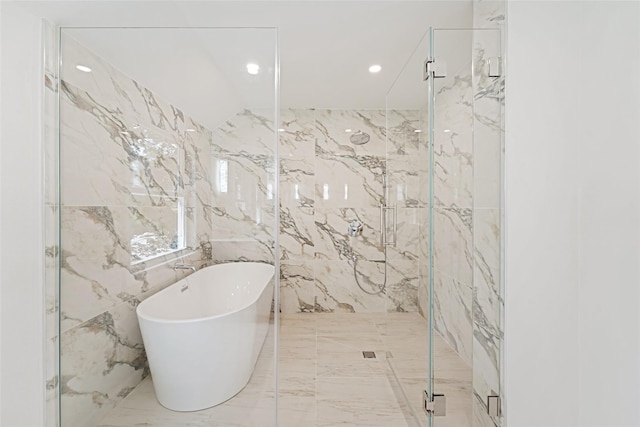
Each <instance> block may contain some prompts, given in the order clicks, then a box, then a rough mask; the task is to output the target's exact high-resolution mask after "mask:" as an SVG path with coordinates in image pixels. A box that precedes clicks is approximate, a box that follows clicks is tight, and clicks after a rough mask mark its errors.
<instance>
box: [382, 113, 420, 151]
mask: <svg viewBox="0 0 640 427" xmlns="http://www.w3.org/2000/svg"><path fill="white" fill-rule="evenodd" d="M386 116H387V117H386V120H387V123H386V127H387V132H388V133H387V148H386V150H387V154H388V155H396V156H397V155H400V156H415V155H416V154H418V153H419V152H420V151H421V150H420V145H421V140H420V134H421V133H422V132H424V133H426V132H427V129H426V128H423V127H422V126H421V122H420V110H387V111H386Z"/></svg>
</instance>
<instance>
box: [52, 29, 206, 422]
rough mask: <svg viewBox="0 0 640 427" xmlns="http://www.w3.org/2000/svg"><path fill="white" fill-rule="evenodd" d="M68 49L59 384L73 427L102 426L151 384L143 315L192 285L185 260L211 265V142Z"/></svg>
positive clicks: (83, 52) (70, 44) (175, 111)
mask: <svg viewBox="0 0 640 427" xmlns="http://www.w3.org/2000/svg"><path fill="white" fill-rule="evenodd" d="M61 46H62V58H63V64H65V65H64V68H63V69H62V70H61V86H60V92H61V93H60V118H61V121H60V171H61V173H60V183H61V185H60V188H61V194H60V202H61V205H60V225H61V229H60V233H61V239H60V251H61V256H60V263H61V274H60V280H61V288H60V295H59V305H60V307H59V308H60V334H61V336H60V361H61V364H60V380H59V382H60V390H61V420H62V425H64V426H65V427H67V426H69V427H71V426H87V425H96V422H97V420H99V419H100V418H101V417H102V416H103V414H104V413H106V412H107V411H108V410H109V409H111V408H112V407H114V406H115V405H116V404H117V402H119V401H120V400H121V399H122V398H124V397H125V396H126V395H127V394H128V393H129V391H131V390H132V389H133V388H134V387H135V386H136V385H137V384H138V383H139V382H140V381H141V380H142V379H143V378H145V377H146V376H147V375H148V368H147V362H146V356H145V353H144V347H143V345H142V339H141V336H140V331H139V327H138V322H137V318H136V314H135V308H136V306H137V304H138V303H139V302H140V301H141V300H143V299H144V298H146V297H148V296H149V295H151V294H153V293H155V292H157V291H159V290H160V289H162V288H164V287H166V286H168V285H170V284H172V283H174V282H176V281H177V280H179V279H180V278H181V277H183V275H185V274H186V273H185V272H184V271H181V272H174V271H173V270H172V269H171V268H170V265H171V264H173V263H174V262H175V261H176V260H177V259H181V260H182V261H184V262H187V263H194V264H195V265H197V266H200V265H202V264H203V263H206V262H208V260H203V259H201V255H200V251H198V247H199V246H200V244H201V243H202V242H205V241H208V240H209V238H210V233H211V228H212V223H211V215H212V213H213V211H214V207H213V204H212V194H213V192H212V189H211V179H210V152H211V140H212V132H211V131H209V130H207V129H205V128H204V127H203V126H201V125H200V124H198V123H196V122H195V121H193V120H192V119H190V118H189V117H188V116H186V115H185V114H184V113H183V112H182V111H181V110H180V109H179V108H177V107H175V106H173V105H171V104H169V103H167V102H166V101H164V100H162V99H160V98H158V97H157V96H156V95H155V94H154V93H153V92H151V91H150V90H148V89H146V88H144V87H142V86H140V85H139V84H138V83H137V82H135V81H134V80H132V79H130V78H128V77H127V76H124V75H123V74H121V73H120V72H119V71H118V70H116V69H114V68H113V67H111V66H110V65H109V64H107V63H106V62H104V61H102V60H101V59H100V58H99V57H97V56H95V55H93V54H92V53H91V52H90V51H88V50H87V49H85V48H84V47H83V46H81V45H80V44H79V43H77V42H76V41H75V40H74V39H73V38H71V37H70V36H68V35H66V34H65V33H64V32H63V33H62V44H61ZM78 63H80V64H83V65H88V66H90V67H91V68H92V72H91V73H86V74H81V73H79V72H78V71H77V70H75V65H76V64H78ZM51 90H52V91H54V90H55V87H53V86H52V87H51ZM51 206H52V209H53V208H54V206H55V205H54V204H52V205H51ZM51 251H55V249H54V248H52V249H51ZM51 310H52V311H53V310H55V307H52V308H51Z"/></svg>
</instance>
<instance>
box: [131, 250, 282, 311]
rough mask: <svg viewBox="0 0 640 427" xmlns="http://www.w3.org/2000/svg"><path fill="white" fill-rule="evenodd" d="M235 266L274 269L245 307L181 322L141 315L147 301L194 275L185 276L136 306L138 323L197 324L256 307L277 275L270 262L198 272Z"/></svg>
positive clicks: (255, 262) (242, 262) (246, 262)
mask: <svg viewBox="0 0 640 427" xmlns="http://www.w3.org/2000/svg"><path fill="white" fill-rule="evenodd" d="M234 264H259V265H268V266H271V267H272V272H271V275H270V276H269V278H268V279H267V281H266V285H265V286H264V287H263V288H262V291H261V292H260V293H259V294H258V295H257V296H256V298H255V299H252V300H250V301H248V302H247V304H245V305H243V306H242V307H240V308H237V309H235V310H232V311H227V312H224V313H222V314H216V315H213V316H203V317H196V318H192V319H179V320H175V319H164V318H160V317H156V316H149V315H144V314H142V313H140V306H142V304H143V303H145V302H146V301H149V300H150V299H151V298H153V297H155V296H157V295H160V294H161V293H162V292H164V291H166V290H168V289H169V288H171V287H172V286H176V285H177V284H178V283H180V282H182V281H185V280H186V279H188V278H189V277H191V276H192V275H193V274H195V273H193V274H190V275H188V276H185V277H183V278H181V279H180V280H178V281H177V282H175V283H172V284H170V285H169V286H167V287H165V288H163V289H161V290H159V291H158V292H156V293H155V294H153V295H151V296H149V297H148V298H145V299H144V300H142V301H140V303H139V304H138V305H137V306H136V316H137V317H138V321H140V320H145V321H149V322H156V323H166V324H173V323H175V324H186V323H196V322H202V321H205V320H214V319H218V318H221V317H226V316H230V315H232V314H235V313H239V312H241V311H243V310H246V309H247V308H250V307H252V306H254V305H255V304H256V302H257V301H258V300H259V299H260V297H261V296H262V295H263V293H264V291H265V290H266V289H267V288H268V287H269V282H271V281H272V280H273V279H274V277H275V273H276V268H275V265H273V264H270V263H268V262H257V261H237V262H236V261H233V262H221V263H219V264H213V265H210V266H208V267H205V268H202V269H200V270H198V271H202V270H204V269H206V268H212V267H216V266H218V265H234ZM273 286H274V291H275V283H274V285H273ZM273 297H274V296H273V295H272V297H271V298H272V299H273Z"/></svg>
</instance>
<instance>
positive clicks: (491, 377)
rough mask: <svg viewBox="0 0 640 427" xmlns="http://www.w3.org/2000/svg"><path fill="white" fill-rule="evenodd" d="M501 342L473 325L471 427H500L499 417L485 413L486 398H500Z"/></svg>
mask: <svg viewBox="0 0 640 427" xmlns="http://www.w3.org/2000/svg"><path fill="white" fill-rule="evenodd" d="M502 344H503V343H502V340H501V339H500V338H498V337H495V336H491V335H490V334H488V333H487V331H486V330H485V329H483V328H482V327H481V325H474V337H473V395H474V397H473V426H474V427H475V426H478V427H493V426H500V425H501V422H502V421H501V419H500V417H492V416H489V415H488V413H487V396H500V397H501V398H503V399H504V395H502V393H501V390H502V386H501V376H500V351H501V347H502Z"/></svg>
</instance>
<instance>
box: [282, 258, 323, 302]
mask: <svg viewBox="0 0 640 427" xmlns="http://www.w3.org/2000/svg"><path fill="white" fill-rule="evenodd" d="M315 296H316V285H315V281H314V277H313V264H308V263H304V262H302V263H296V262H290V261H282V262H281V263H280V311H281V312H283V313H304V312H307V313H308V312H313V311H314V308H315V307H314V304H315Z"/></svg>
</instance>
